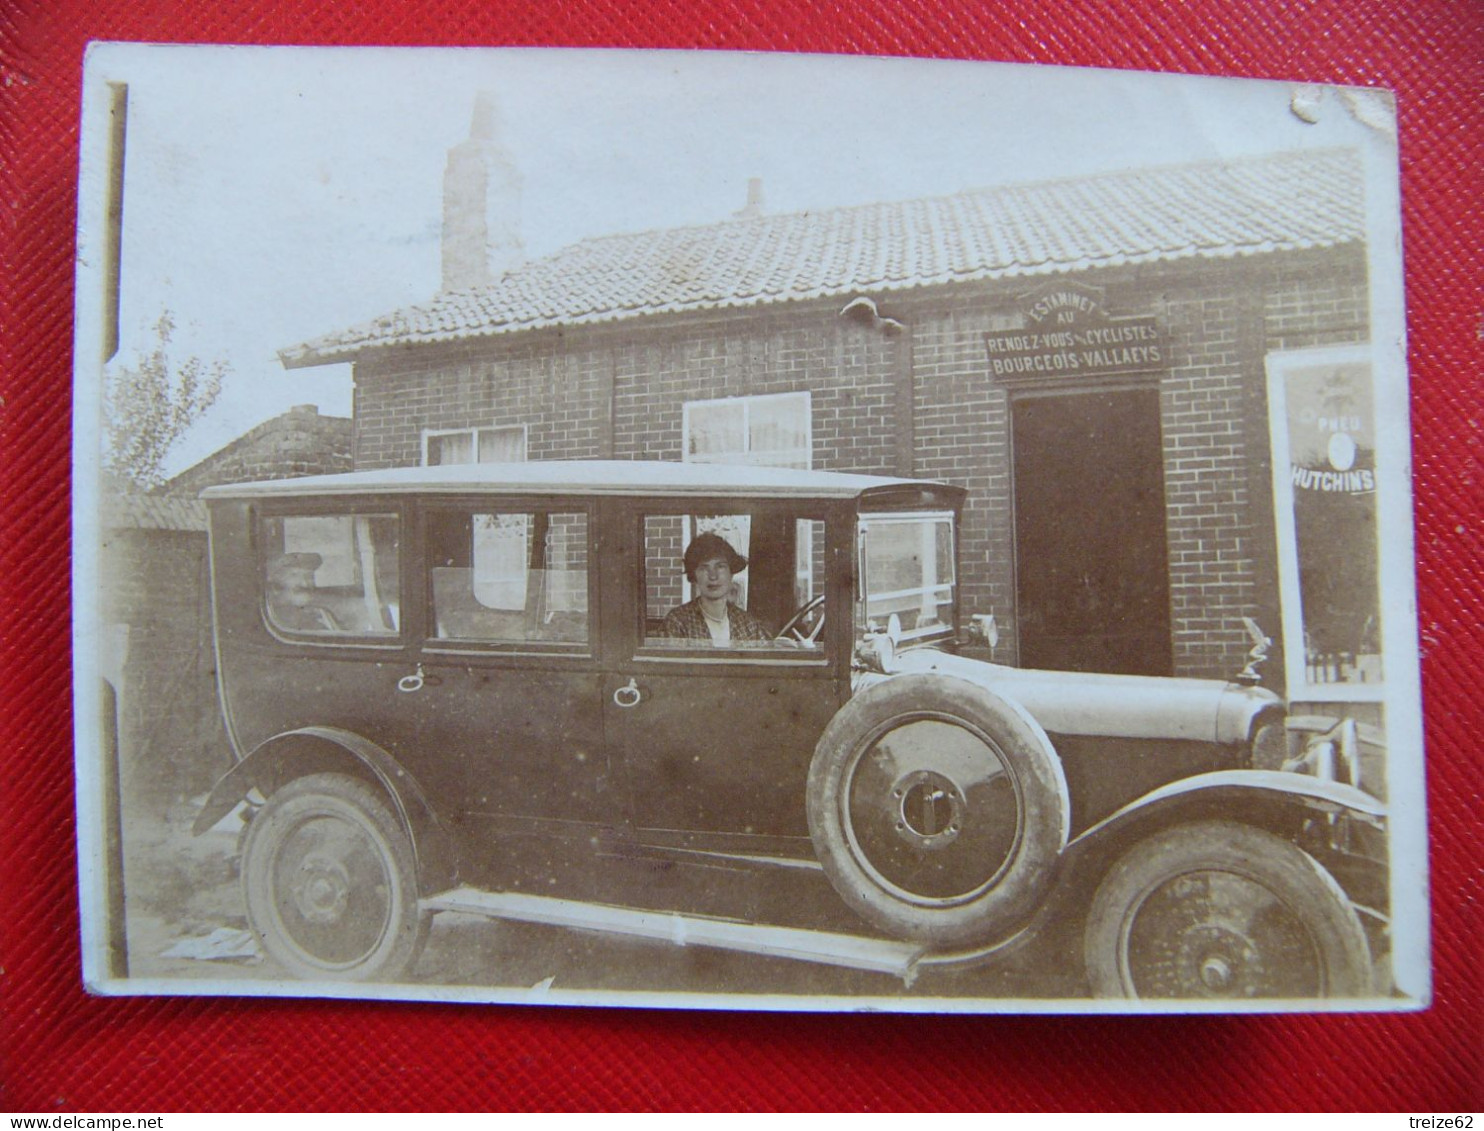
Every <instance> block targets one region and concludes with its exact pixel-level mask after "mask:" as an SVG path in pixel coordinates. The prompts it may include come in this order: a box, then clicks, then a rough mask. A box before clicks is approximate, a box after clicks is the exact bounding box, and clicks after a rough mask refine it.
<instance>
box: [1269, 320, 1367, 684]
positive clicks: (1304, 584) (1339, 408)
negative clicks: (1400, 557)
mask: <svg viewBox="0 0 1484 1131" xmlns="http://www.w3.org/2000/svg"><path fill="white" fill-rule="evenodd" d="M1267 370H1268V406H1269V409H1268V411H1269V414H1270V421H1269V423H1270V426H1271V429H1272V444H1273V499H1274V514H1275V517H1276V519H1277V535H1278V565H1279V583H1280V592H1281V595H1282V605H1283V640H1284V649H1283V651H1284V657H1285V662H1286V666H1287V671H1286V673H1285V674H1286V677H1287V690H1288V697H1289V698H1290V699H1294V700H1316V699H1317V700H1336V701H1342V700H1364V699H1379V698H1380V697H1381V690H1382V689H1381V681H1382V676H1383V671H1382V663H1381V655H1382V652H1381V646H1382V625H1381V588H1380V576H1379V565H1380V545H1381V542H1380V533H1381V532H1380V530H1379V528H1378V524H1377V511H1376V494H1377V490H1378V488H1379V487H1380V485H1381V479H1382V477H1383V476H1386V475H1388V474H1394V470H1393V469H1389V468H1386V467H1381V466H1378V464H1377V461H1376V413H1375V396H1374V392H1373V387H1372V377H1371V356H1370V350H1369V348H1368V347H1364V346H1344V347H1326V348H1322V349H1313V350H1294V351H1291V352H1286V353H1276V354H1271V355H1269V357H1268V359H1267Z"/></svg>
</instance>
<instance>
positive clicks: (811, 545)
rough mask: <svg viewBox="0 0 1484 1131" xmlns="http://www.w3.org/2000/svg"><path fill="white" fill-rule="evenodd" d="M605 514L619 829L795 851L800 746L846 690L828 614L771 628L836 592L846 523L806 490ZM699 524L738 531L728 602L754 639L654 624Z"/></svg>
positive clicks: (609, 708) (607, 715) (731, 533)
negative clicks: (792, 629) (623, 806)
mask: <svg viewBox="0 0 1484 1131" xmlns="http://www.w3.org/2000/svg"><path fill="white" fill-rule="evenodd" d="M613 518H614V521H612V522H611V523H610V524H609V528H610V529H611V530H612V532H613V538H614V546H613V551H614V552H613V554H612V557H613V560H614V564H615V566H616V568H614V569H612V570H608V569H606V568H605V574H604V577H605V589H604V595H605V599H604V609H605V613H609V614H611V615H610V618H609V620H608V621H607V622H606V623H605V636H606V637H607V639H608V641H609V646H608V648H607V650H606V651H605V657H604V668H605V670H604V681H605V682H604V686H603V701H602V710H603V727H604V735H605V738H606V740H607V744H608V747H609V750H610V752H611V754H612V757H613V759H614V764H615V768H616V769H617V770H619V772H621V774H622V776H623V781H624V786H625V790H626V792H627V794H628V797H629V802H630V807H631V808H630V815H631V821H632V826H633V834H634V836H635V837H636V838H637V839H639V840H640V841H642V842H645V843H649V844H653V845H672V846H676V847H689V848H702V849H707V848H709V849H714V850H721V851H735V852H739V853H746V852H760V853H767V854H772V853H778V852H782V853H786V854H795V853H798V852H800V851H805V852H807V841H806V839H805V838H807V837H808V827H807V821H806V817H805V810H804V793H805V785H806V782H807V779H808V772H809V760H810V757H811V756H812V753H813V750H814V745H815V743H816V741H817V740H818V738H819V735H820V734H821V733H822V732H823V730H824V727H825V726H826V725H827V724H828V722H829V720H830V719H831V718H832V717H833V716H834V714H835V711H836V710H837V709H838V707H839V706H840V704H841V703H842V702H843V700H844V697H845V695H846V694H847V693H848V664H847V657H846V653H847V651H848V649H847V648H846V647H845V644H844V642H843V641H839V640H836V639H833V638H832V637H831V636H830V634H829V631H828V625H826V626H825V627H824V629H823V630H822V631H821V632H819V633H818V634H817V635H816V636H815V638H814V639H813V640H809V639H808V636H809V633H810V630H812V628H813V627H814V624H815V621H814V620H813V618H806V620H805V624H804V625H803V627H802V629H801V630H800V631H799V632H798V633H796V634H795V635H797V636H799V637H802V638H803V639H790V640H787V641H777V640H775V639H773V637H772V634H773V633H776V632H777V631H778V630H779V629H780V628H782V627H783V625H784V622H786V621H787V619H788V618H789V617H790V615H791V614H792V613H793V612H795V611H797V610H799V609H802V608H805V607H807V606H809V605H810V604H811V603H814V601H815V598H824V599H825V603H828V602H829V601H831V600H834V601H836V602H840V603H837V604H836V607H844V605H843V602H841V599H840V598H839V597H838V596H835V595H831V594H828V593H827V587H828V585H829V581H828V580H827V574H828V573H829V571H828V570H827V569H826V564H827V562H828V561H829V560H830V559H831V557H832V556H833V557H835V558H839V557H840V555H841V551H842V549H843V550H844V552H845V554H846V555H847V556H848V545H846V543H845V540H846V539H848V532H847V530H846V527H847V523H846V522H845V521H843V520H842V519H840V518H838V517H836V518H830V517H829V516H828V515H827V513H826V509H825V508H824V506H823V505H820V504H813V505H801V506H797V507H783V506H779V505H774V506H771V507H770V506H763V505H756V504H754V505H750V506H738V505H737V504H736V503H734V502H727V501H723V500H711V501H707V500H699V501H696V502H690V501H679V502H678V501H677V500H674V499H667V500H666V499H660V500H652V501H648V502H645V501H626V502H624V503H623V504H622V505H615V512H614V515H613ZM706 531H711V532H713V533H717V532H720V533H721V535H722V536H724V537H726V538H727V539H728V540H729V541H730V542H732V543H733V544H734V545H735V544H736V543H741V545H735V548H736V549H737V550H738V552H739V553H740V554H742V555H743V556H745V557H747V558H748V559H749V563H748V567H747V568H746V569H745V570H742V571H739V573H738V574H737V576H736V578H735V579H734V584H733V596H734V603H735V604H737V605H738V606H739V607H740V606H741V605H743V604H745V605H746V606H747V607H748V608H747V611H748V613H750V614H751V616H752V617H757V618H760V619H761V620H762V621H763V622H765V623H766V625H767V628H768V631H769V636H768V638H767V639H763V640H744V639H735V640H733V641H731V642H729V643H727V644H725V645H722V646H717V645H716V644H715V643H714V642H713V641H712V640H711V639H709V638H708V639H694V638H690V639H685V638H675V637H673V636H669V635H667V634H666V627H665V616H666V613H667V612H669V611H670V610H671V609H673V608H676V607H677V606H683V605H685V604H686V603H687V601H688V599H689V598H690V597H691V593H690V591H689V588H688V585H687V581H686V578H685V573H684V565H683V561H684V551H685V545H686V543H687V542H688V541H689V540H690V539H691V538H694V537H695V536H696V535H697V534H699V533H703V532H706ZM846 585H847V589H846V592H847V593H848V581H847V582H846ZM844 600H848V597H846V598H844ZM815 611H816V612H817V611H818V609H816V610H815ZM696 623H699V621H697V622H696ZM836 635H837V636H842V635H843V634H839V633H837V634H836Z"/></svg>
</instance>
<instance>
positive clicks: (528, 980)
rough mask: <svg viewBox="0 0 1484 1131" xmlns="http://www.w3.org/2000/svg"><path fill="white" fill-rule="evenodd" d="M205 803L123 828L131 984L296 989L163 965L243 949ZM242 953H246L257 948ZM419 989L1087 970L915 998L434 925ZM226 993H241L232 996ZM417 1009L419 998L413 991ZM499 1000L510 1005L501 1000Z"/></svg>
mask: <svg viewBox="0 0 1484 1131" xmlns="http://www.w3.org/2000/svg"><path fill="white" fill-rule="evenodd" d="M201 800H202V799H199V798H198V799H193V800H191V801H187V802H180V803H175V804H170V805H165V806H161V805H154V806H151V805H147V804H136V805H132V806H131V807H130V808H131V813H130V815H129V817H128V818H127V819H126V822H125V868H126V871H125V885H126V891H127V902H126V920H127V925H128V944H129V973H130V976H131V977H134V978H150V979H165V980H176V979H179V980H182V981H198V982H199V981H216V982H227V983H238V982H253V981H275V982H276V981H281V980H286V979H287V980H291V976H290V975H288V974H287V973H286V972H284V971H283V970H281V969H279V968H278V967H277V966H276V964H275V963H274V962H273V961H272V960H271V959H270V958H267V957H265V956H261V955H253V956H250V957H238V958H227V959H222V958H218V959H200V958H188V957H179V956H174V957H172V956H169V955H167V954H166V952H167V951H169V950H170V949H171V948H172V947H173V946H175V945H176V944H178V943H180V942H182V941H186V940H199V939H201V938H202V937H204V936H208V935H210V934H211V933H212V932H214V931H220V930H222V929H223V928H225V929H227V930H229V931H235V932H240V936H239V937H240V938H241V940H243V941H245V942H246V941H247V940H248V935H247V930H248V924H247V916H246V912H245V908H244V904H243V898H242V892H241V885H240V882H239V878H238V871H237V842H238V830H239V829H240V821H239V820H238V818H236V817H235V816H233V817H229V818H228V819H227V820H225V821H223V822H221V823H220V824H219V825H218V826H217V827H216V828H214V829H212V830H210V831H208V832H207V833H205V834H203V835H201V836H199V837H195V836H192V835H191V831H190V825H191V822H192V821H193V820H194V817H195V814H196V812H197V811H198V810H199V807H200V801H201ZM248 945H252V944H251V943H250V942H249V943H248ZM408 980H409V981H410V982H411V983H413V984H414V985H424V986H429V987H432V986H447V987H460V986H466V987H476V988H479V989H482V990H495V991H501V990H505V989H509V990H513V991H516V993H524V992H525V991H528V990H530V989H532V988H536V989H537V991H538V993H539V992H542V991H550V990H553V989H557V990H571V991H624V992H636V993H640V994H656V995H665V994H673V993H681V994H689V993H704V994H717V993H725V994H733V993H744V994H760V995H770V996H773V995H777V996H782V997H784V998H787V997H790V996H829V997H846V998H875V999H879V998H887V999H906V998H919V997H929V998H935V997H953V998H959V997H969V998H985V999H1004V998H1047V997H1084V996H1086V994H1087V988H1086V983H1085V982H1084V981H1083V978H1082V975H1081V973H1080V971H1076V970H1070V969H1069V968H1068V967H1066V966H1059V964H1050V963H1048V961H1047V958H1046V952H1045V951H1044V950H1035V951H1032V952H1030V953H1024V954H1021V955H1018V956H1012V958H1010V959H1009V960H1000V961H999V962H998V963H996V964H995V965H990V966H985V967H980V968H978V969H975V970H972V971H968V972H960V973H955V974H952V975H949V974H944V973H938V972H933V973H928V974H924V975H923V976H922V977H920V978H919V979H918V980H917V981H916V983H915V984H914V985H913V986H912V987H911V988H908V987H906V986H904V985H903V983H902V981H901V980H900V979H899V978H896V977H894V976H890V975H886V974H879V973H872V972H862V971H855V970H848V969H840V968H835V967H831V966H824V965H820V964H816V963H810V962H802V961H796V960H789V959H777V958H762V957H757V956H753V955H748V954H740V953H735V952H729V951H722V950H717V949H712V948H706V947H699V946H677V945H674V944H671V943H657V942H650V941H644V940H633V939H627V938H623V937H617V936H611V935H602V934H598V933H594V932H586V931H576V930H571V929H566V928H557V927H545V926H539V925H532V924H524V923H513V922H503V921H492V920H490V919H487V918H485V917H482V916H477V915H468V914H461V913H454V912H440V913H439V914H437V915H435V916H434V919H433V924H432V929H431V932H430V934H429V938H428V943H427V946H426V947H425V948H424V950H423V952H422V954H421V955H420V957H419V958H418V961H417V963H416V964H415V966H414V968H413V970H412V971H411V976H410V978H409V979H408ZM232 992H239V990H233V991H232ZM412 996H417V994H416V991H415V990H414V991H413V994H412ZM501 996H505V995H503V994H502V995H501Z"/></svg>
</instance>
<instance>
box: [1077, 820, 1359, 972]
mask: <svg viewBox="0 0 1484 1131" xmlns="http://www.w3.org/2000/svg"><path fill="white" fill-rule="evenodd" d="M1084 947H1085V958H1086V962H1087V971H1088V975H1089V977H1090V979H1091V981H1092V988H1093V992H1094V993H1095V994H1096V995H1097V996H1099V997H1109V998H1119V997H1121V998H1184V999H1201V998H1209V999H1235V1000H1261V999H1264V998H1324V997H1360V996H1364V995H1365V994H1367V993H1368V992H1369V988H1370V971H1371V964H1370V952H1369V950H1368V948H1367V945H1366V938H1365V931H1364V928H1363V927H1362V926H1361V924H1360V920H1359V919H1358V918H1357V917H1356V914H1355V910H1354V908H1352V907H1351V905H1350V902H1349V900H1348V899H1347V898H1346V897H1345V893H1344V892H1343V891H1342V890H1341V889H1340V886H1339V885H1338V884H1337V883H1336V882H1335V880H1334V878H1333V877H1332V876H1331V875H1330V874H1329V873H1328V872H1327V871H1325V870H1324V868H1323V867H1322V866H1320V864H1319V863H1318V862H1317V861H1315V860H1314V858H1313V857H1311V856H1309V855H1308V854H1307V853H1306V852H1304V851H1303V850H1302V849H1300V848H1298V847H1297V846H1296V845H1294V844H1291V843H1290V842H1288V841H1286V840H1283V839H1282V838H1280V837H1277V836H1274V835H1273V834H1272V833H1269V832H1266V831H1264V830H1262V829H1257V828H1252V827H1250V826H1247V825H1240V824H1236V823H1233V822H1227V821H1203V822H1198V823H1193V824H1187V825H1179V826H1176V827H1174V828H1170V829H1166V830H1165V831H1163V832H1161V833H1159V834H1157V835H1155V836H1152V837H1150V838H1149V839H1148V840H1145V841H1143V842H1141V843H1140V844H1138V845H1137V846H1135V847H1134V848H1133V849H1132V850H1131V851H1130V852H1129V853H1128V854H1127V855H1125V856H1124V857H1123V858H1122V859H1121V860H1119V861H1118V863H1116V864H1115V865H1114V866H1113V868H1112V870H1111V871H1110V872H1109V874H1108V875H1107V877H1106V878H1105V879H1104V880H1103V882H1102V884H1101V886H1100V887H1099V888H1098V892H1097V895H1096V896H1095V897H1094V899H1093V903H1092V908H1091V911H1090V912H1089V915H1088V920H1087V928H1086V932H1085V935H1084Z"/></svg>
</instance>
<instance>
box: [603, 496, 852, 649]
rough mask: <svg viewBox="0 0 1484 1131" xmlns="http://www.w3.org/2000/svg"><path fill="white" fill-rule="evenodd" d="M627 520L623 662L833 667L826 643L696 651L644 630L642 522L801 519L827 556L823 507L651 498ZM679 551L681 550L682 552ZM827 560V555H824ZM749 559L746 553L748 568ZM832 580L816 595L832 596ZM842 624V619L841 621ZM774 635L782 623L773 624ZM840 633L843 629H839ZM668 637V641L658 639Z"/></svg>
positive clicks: (829, 517)
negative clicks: (629, 548)
mask: <svg viewBox="0 0 1484 1131" xmlns="http://www.w3.org/2000/svg"><path fill="white" fill-rule="evenodd" d="M625 509H626V512H627V514H626V517H625V519H624V521H626V522H627V523H629V524H630V529H631V531H632V537H633V539H634V542H633V544H634V546H635V551H636V552H635V553H634V555H633V562H634V574H633V580H632V585H633V588H632V592H633V595H634V597H633V607H632V608H631V609H630V610H629V611H628V614H627V620H628V630H629V643H628V645H627V646H626V649H625V651H626V653H627V655H626V656H625V658H624V662H625V663H635V664H654V665H656V666H657V667H669V666H673V665H677V664H694V665H701V666H704V667H707V668H712V667H717V666H721V667H739V666H740V667H747V668H768V667H775V668H776V667H787V668H791V669H795V670H805V669H807V670H809V671H816V670H818V671H824V670H828V669H830V668H831V666H832V663H833V652H834V646H833V645H832V644H831V643H829V642H828V641H826V642H824V643H822V644H820V645H819V646H818V647H816V648H812V649H806V648H794V647H790V646H787V645H780V644H778V643H777V642H776V640H777V638H776V637H775V638H774V640H772V641H768V642H766V643H764V642H757V643H756V645H755V646H753V647H736V646H730V647H724V648H718V647H716V646H715V645H713V644H711V643H709V642H705V643H704V646H702V644H703V642H699V641H698V642H695V643H696V644H697V646H696V647H686V646H683V645H676V646H655V645H653V644H651V643H649V641H650V640H651V639H653V638H651V637H650V636H649V634H648V632H647V622H648V619H649V592H650V590H649V575H648V545H647V542H646V534H645V520H646V519H648V518H651V517H660V518H679V519H685V520H687V521H686V524H685V525H686V526H687V527H689V526H691V525H693V523H694V520H695V518H696V516H698V515H699V516H702V517H707V518H712V517H716V516H719V515H731V514H742V515H749V516H750V517H751V519H752V521H753V527H754V529H755V528H756V527H757V525H758V524H759V520H760V519H762V520H765V521H763V522H762V525H763V526H766V525H767V522H766V520H779V519H783V520H786V521H788V522H790V523H794V524H795V530H797V523H798V522H799V521H800V520H801V519H802V520H807V521H810V522H817V523H819V524H820V527H821V530H822V536H823V540H824V543H825V546H826V554H827V555H828V547H829V545H830V529H831V524H832V523H833V522H835V521H837V520H836V518H835V516H834V515H833V513H832V510H831V508H830V507H829V506H827V505H825V504H813V505H810V506H807V507H803V506H792V505H789V504H787V503H778V502H768V503H764V504H762V505H759V503H758V502H757V501H756V500H749V501H746V502H739V501H738V500H736V499H653V500H636V501H635V502H634V503H633V504H632V505H631V506H629V507H627V508H625ZM682 549H683V548H682ZM827 560H828V557H827ZM750 562H751V555H749V566H750ZM796 562H797V547H795V552H794V554H793V555H792V556H791V561H790V564H789V565H788V566H787V574H788V578H789V580H790V581H791V582H792V581H794V580H795V578H796V572H797V565H796ZM830 587H831V581H830V578H829V577H828V576H827V575H826V576H824V577H822V578H821V581H820V588H819V591H818V592H816V593H815V594H814V596H816V597H817V596H820V595H822V594H827V593H829V592H830ZM686 592H687V596H686V599H687V600H689V599H690V595H689V587H688V586H687V587H686ZM842 624H843V621H842ZM771 627H772V628H773V629H774V630H775V631H776V630H777V629H778V628H781V627H782V626H781V625H774V626H771ZM842 631H843V629H842ZM660 639H668V638H660Z"/></svg>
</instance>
